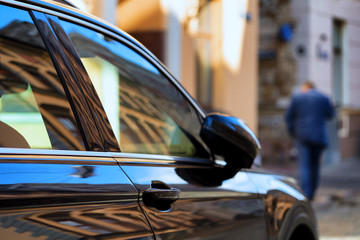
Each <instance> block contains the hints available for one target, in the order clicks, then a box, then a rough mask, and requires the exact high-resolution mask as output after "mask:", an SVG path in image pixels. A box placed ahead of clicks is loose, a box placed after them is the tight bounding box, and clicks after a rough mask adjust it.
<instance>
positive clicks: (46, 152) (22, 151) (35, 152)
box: [0, 148, 112, 159]
mask: <svg viewBox="0 0 360 240" xmlns="http://www.w3.org/2000/svg"><path fill="white" fill-rule="evenodd" d="M5 155H14V156H20V155H23V156H26V155H29V156H30V155H31V156H54V157H55V158H56V157H64V158H66V157H73V158H82V157H89V158H94V159H95V158H96V159H111V158H112V156H111V154H110V152H94V151H77V150H53V149H28V148H0V156H5Z"/></svg>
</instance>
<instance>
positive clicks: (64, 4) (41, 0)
mask: <svg viewBox="0 0 360 240" xmlns="http://www.w3.org/2000/svg"><path fill="white" fill-rule="evenodd" d="M0 2H7V1H4V0H0ZM12 2H19V3H25V4H30V5H32V6H34V7H41V8H44V9H48V10H50V11H55V12H58V13H61V14H65V15H67V16H71V17H73V18H75V19H79V20H83V21H85V22H89V23H92V24H94V25H97V26H98V27H100V28H103V29H106V30H108V31H110V32H113V33H115V34H119V35H121V36H122V37H124V38H125V39H127V40H129V41H130V42H132V43H133V44H135V45H137V47H139V48H141V49H142V50H144V51H145V52H147V53H148V54H149V55H150V56H151V57H152V58H154V59H156V57H155V56H154V55H153V54H152V53H151V52H150V51H149V50H147V49H146V47H144V46H143V45H142V44H141V43H140V42H138V41H137V40H136V39H135V38H133V37H132V36H130V35H129V34H128V33H126V32H125V31H123V30H121V29H119V28H118V27H117V26H115V25H113V24H111V23H108V22H106V21H105V20H103V19H101V18H99V17H96V16H94V15H91V14H90V13H86V12H84V11H82V10H81V9H80V8H78V7H77V6H76V5H75V4H74V3H72V2H71V1H69V0H13V1H12ZM35 9H36V8H35ZM156 60H157V59H156ZM157 61H158V60H157Z"/></svg>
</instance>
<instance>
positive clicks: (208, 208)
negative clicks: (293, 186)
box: [114, 154, 267, 239]
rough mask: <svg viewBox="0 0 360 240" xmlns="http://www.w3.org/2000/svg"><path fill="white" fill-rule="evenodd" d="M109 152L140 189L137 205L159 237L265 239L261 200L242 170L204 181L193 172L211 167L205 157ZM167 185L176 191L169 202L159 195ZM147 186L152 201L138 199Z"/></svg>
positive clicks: (209, 169)
mask: <svg viewBox="0 0 360 240" xmlns="http://www.w3.org/2000/svg"><path fill="white" fill-rule="evenodd" d="M114 157H115V158H116V160H117V161H119V164H120V165H121V167H122V168H123V169H124V171H125V172H126V174H127V175H128V176H129V177H130V179H131V180H132V182H133V183H134V184H135V186H136V187H137V188H138V190H139V191H140V196H141V198H140V204H141V207H142V208H143V209H144V211H145V212H146V215H147V217H148V219H149V221H150V223H151V225H152V227H153V229H154V232H155V234H156V236H158V237H160V239H266V235H267V230H266V226H265V222H264V208H263V202H262V200H261V199H258V198H257V194H256V189H255V188H254V185H253V184H252V183H251V181H250V179H249V178H248V177H247V173H246V172H238V174H237V175H236V176H235V177H234V178H232V179H229V180H227V181H224V182H223V183H222V185H221V186H217V187H216V186H205V185H204V184H206V183H204V182H198V181H197V178H200V176H196V174H197V173H198V172H201V171H211V169H212V166H210V165H209V164H207V163H206V162H201V161H190V160H188V159H181V158H170V157H161V156H157V157H156V156H144V155H142V156H141V155H132V154H114ZM185 174H186V175H185ZM192 174H195V175H192ZM214 177H216V176H214ZM154 183H155V184H154ZM170 188H173V189H174V188H175V189H178V190H180V191H181V192H180V196H179V199H177V200H176V201H175V202H173V203H172V204H171V205H170V207H169V205H166V201H167V195H166V194H165V195H163V197H162V195H161V194H162V191H164V189H170ZM149 190H151V191H153V193H154V194H158V195H157V196H158V197H157V200H155V204H151V203H150V204H149V203H147V202H146V201H144V200H146V199H144V197H143V196H144V192H146V191H149ZM156 201H158V203H159V204H158V205H156ZM170 201H171V200H170Z"/></svg>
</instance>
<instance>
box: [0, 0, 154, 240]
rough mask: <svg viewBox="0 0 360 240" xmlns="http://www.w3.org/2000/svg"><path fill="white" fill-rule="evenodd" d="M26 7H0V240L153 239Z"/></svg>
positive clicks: (52, 45) (63, 59) (38, 17)
mask: <svg viewBox="0 0 360 240" xmlns="http://www.w3.org/2000/svg"><path fill="white" fill-rule="evenodd" d="M31 8H32V6H31V5H30V4H21V3H17V4H16V6H13V5H10V4H9V3H3V2H0V16H1V18H0V236H1V237H0V238H1V239H9V240H11V239H24V240H25V239H153V238H154V236H153V232H152V230H151V228H150V225H149V224H148V221H147V219H146V217H145V215H144V214H143V213H142V210H141V209H140V207H139V205H138V191H137V189H136V188H135V187H134V185H133V184H132V183H131V181H130V180H129V179H128V177H127V176H126V174H125V173H124V172H123V171H122V169H120V168H119V166H118V164H117V162H116V161H115V160H114V159H113V157H112V156H111V155H110V154H109V153H108V152H107V151H108V150H109V149H112V148H116V146H112V147H109V145H110V144H109V142H111V141H108V140H106V139H104V138H103V137H102V135H101V134H100V131H99V128H98V127H97V124H96V122H95V121H94V120H93V118H94V117H93V116H94V114H92V113H91V112H90V108H89V107H88V100H86V99H85V97H84V92H87V94H88V97H91V95H90V93H89V91H88V90H86V89H81V88H80V86H81V85H80V84H79V81H81V79H79V78H77V77H76V72H75V70H74V69H75V68H72V67H69V65H71V64H73V66H75V63H73V62H71V60H69V59H70V58H69V57H71V56H70V55H67V53H65V52H64V50H63V47H62V45H61V43H60V42H59V40H58V38H57V37H56V36H55V35H54V33H53V31H52V29H51V26H50V25H49V24H48V21H47V18H46V17H45V15H44V14H43V13H40V12H34V11H31ZM36 9H37V10H38V11H39V10H41V9H40V8H39V7H38V6H37V7H36ZM48 50H50V53H49V51H48ZM89 95H90V96H89ZM98 111H99V112H100V111H101V110H98ZM102 131H103V130H102ZM108 138H111V135H110V137H108ZM115 143H116V142H115ZM116 145H117V143H116ZM117 148H118V147H117Z"/></svg>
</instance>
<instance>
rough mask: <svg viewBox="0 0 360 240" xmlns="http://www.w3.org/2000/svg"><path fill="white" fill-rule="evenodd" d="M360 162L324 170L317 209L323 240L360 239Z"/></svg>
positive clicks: (348, 162) (315, 205)
mask: <svg viewBox="0 0 360 240" xmlns="http://www.w3.org/2000/svg"><path fill="white" fill-rule="evenodd" d="M359 171H360V160H359V159H353V160H347V161H344V162H341V163H338V164H336V165H333V166H328V167H323V169H322V176H321V183H320V188H319V191H318V194H317V197H316V199H315V201H314V202H313V207H314V210H315V212H316V216H317V219H318V226H319V233H320V239H321V240H335V239H341V240H353V239H360V174H359Z"/></svg>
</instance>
